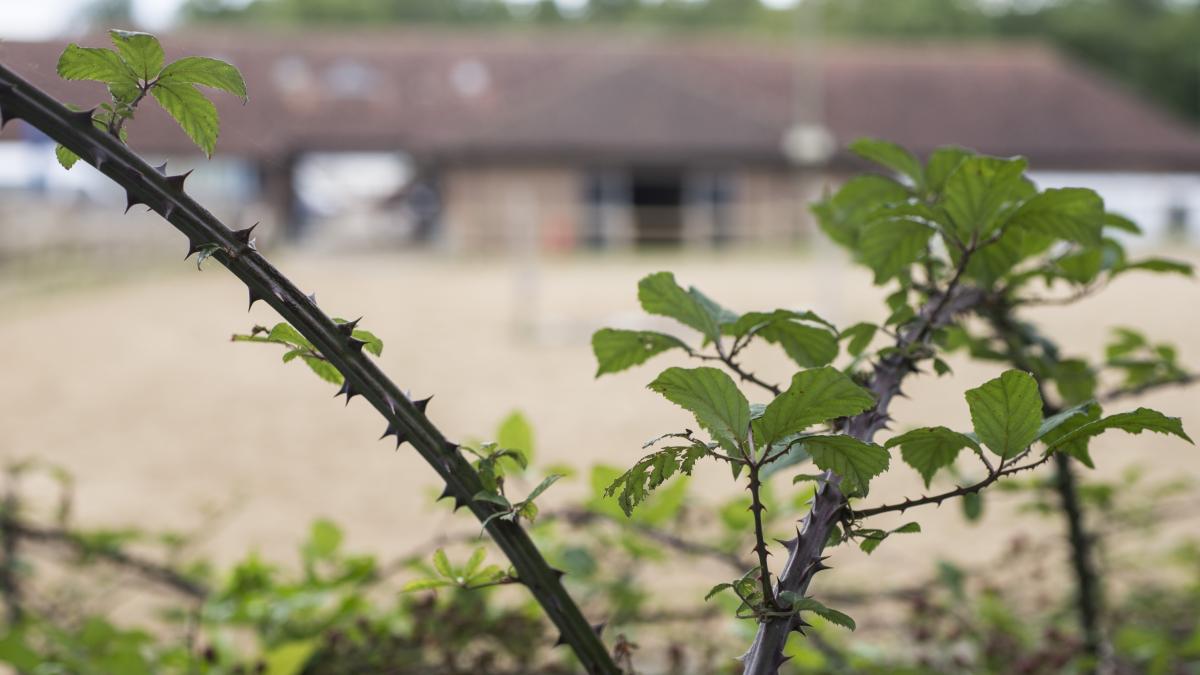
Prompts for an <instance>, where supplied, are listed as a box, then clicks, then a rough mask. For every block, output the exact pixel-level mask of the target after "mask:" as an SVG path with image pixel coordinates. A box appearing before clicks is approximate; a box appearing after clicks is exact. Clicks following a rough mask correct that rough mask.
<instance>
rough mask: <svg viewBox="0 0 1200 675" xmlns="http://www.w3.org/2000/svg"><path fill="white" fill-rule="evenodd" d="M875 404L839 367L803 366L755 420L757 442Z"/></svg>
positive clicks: (794, 432)
mask: <svg viewBox="0 0 1200 675" xmlns="http://www.w3.org/2000/svg"><path fill="white" fill-rule="evenodd" d="M873 405H875V399H874V397H872V396H871V393H870V392H868V391H867V390H866V389H863V388H862V387H860V386H858V385H857V384H856V383H855V382H854V380H851V379H850V378H849V377H847V376H846V375H845V373H843V372H841V371H840V370H838V369H836V368H833V367H830V366H825V367H823V368H813V369H811V370H802V371H800V372H798V373H796V374H795V375H794V376H793V377H792V383H791V386H789V387H788V388H787V390H786V391H784V392H783V393H782V394H780V395H779V396H776V397H775V400H774V401H771V403H770V404H769V405H767V408H766V410H764V411H763V414H762V417H760V418H758V419H756V420H755V421H754V439H755V443H756V444H757V445H759V446H760V447H761V446H763V445H765V444H768V443H774V442H776V441H779V440H781V439H783V438H784V437H785V436H789V435H791V434H796V433H800V432H801V431H804V430H805V429H807V428H808V427H810V426H812V425H814V424H817V423H820V422H824V421H826V420H830V419H834V418H836V417H848V416H850V415H857V414H858V413H860V412H862V411H864V410H866V409H867V408H870V407H871V406H873Z"/></svg>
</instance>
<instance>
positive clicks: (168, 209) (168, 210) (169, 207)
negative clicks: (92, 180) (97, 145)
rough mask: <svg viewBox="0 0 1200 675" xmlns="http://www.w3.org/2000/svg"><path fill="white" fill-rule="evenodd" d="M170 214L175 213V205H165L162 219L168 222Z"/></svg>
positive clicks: (98, 166) (97, 166)
mask: <svg viewBox="0 0 1200 675" xmlns="http://www.w3.org/2000/svg"><path fill="white" fill-rule="evenodd" d="M96 168H97V169H98V168H100V165H99V164H97V165H96ZM172 213H175V205H174V204H167V206H166V208H164V209H163V214H162V217H163V218H166V219H167V220H170V219H171V214H172Z"/></svg>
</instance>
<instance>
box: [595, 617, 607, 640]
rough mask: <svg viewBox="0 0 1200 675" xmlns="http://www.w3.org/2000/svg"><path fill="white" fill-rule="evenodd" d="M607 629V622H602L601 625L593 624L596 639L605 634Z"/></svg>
mask: <svg viewBox="0 0 1200 675" xmlns="http://www.w3.org/2000/svg"><path fill="white" fill-rule="evenodd" d="M607 627H608V622H607V621H601V622H600V623H594V624H592V632H593V633H595V634H596V637H600V636H601V635H602V634H603V633H604V629H605V628H607Z"/></svg>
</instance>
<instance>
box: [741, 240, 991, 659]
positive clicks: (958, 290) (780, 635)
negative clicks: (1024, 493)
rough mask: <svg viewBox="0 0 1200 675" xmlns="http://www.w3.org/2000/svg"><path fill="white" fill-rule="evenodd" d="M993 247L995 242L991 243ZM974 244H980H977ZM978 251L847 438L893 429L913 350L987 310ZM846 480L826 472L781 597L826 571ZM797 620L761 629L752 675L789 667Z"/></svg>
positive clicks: (965, 256) (886, 363)
mask: <svg viewBox="0 0 1200 675" xmlns="http://www.w3.org/2000/svg"><path fill="white" fill-rule="evenodd" d="M989 241H990V240H989ZM972 243H973V244H974V242H972ZM974 250H975V248H973V247H972V248H965V249H964V250H963V253H962V256H961V257H960V259H959V263H958V266H957V268H956V269H955V272H954V276H953V277H952V279H951V280H950V282H949V283H948V284H947V286H946V289H945V290H944V291H943V292H942V293H941V294H939V295H938V297H937V298H936V299H934V300H931V301H930V302H929V303H927V304H926V306H925V307H923V308H922V309H921V311H920V313H919V318H920V325H918V326H914V327H913V328H910V329H909V330H907V331H904V332H902V333H901V335H900V339H898V340H897V344H896V347H897V350H896V352H895V353H893V354H891V355H889V356H887V357H885V358H883V359H881V360H880V361H879V362H878V363H877V364H876V365H875V369H874V371H873V373H872V375H871V379H870V381H869V383H868V388H869V389H870V390H871V393H872V394H873V395H874V397H875V405H874V406H873V407H872V408H871V409H870V410H867V411H865V412H863V413H860V414H858V415H855V416H854V417H851V418H850V419H849V420H847V422H846V424H845V427H844V429H845V432H846V434H847V435H849V436H851V437H853V438H855V439H857V440H860V441H864V442H870V441H871V439H872V438H873V437H874V436H875V433H876V432H877V431H879V429H881V428H883V426H884V425H885V424H886V423H887V421H888V419H889V417H888V409H889V407H890V405H891V401H892V399H893V398H894V397H895V396H896V395H897V394H898V393H899V392H900V384H901V382H902V381H903V380H904V378H905V377H906V376H907V375H908V374H909V373H911V372H913V371H914V370H915V364H914V360H913V357H912V356H909V355H908V351H907V350H908V348H909V347H911V346H913V345H923V344H924V343H926V342H928V340H929V338H930V336H931V335H932V332H933V331H934V330H935V329H937V328H939V327H941V326H944V325H946V324H947V323H949V322H950V321H951V320H952V319H953V317H954V316H955V315H957V314H960V313H963V312H966V311H969V310H972V309H974V308H975V307H977V306H978V305H980V304H982V303H983V301H984V300H985V296H984V294H983V293H982V292H980V291H978V290H974V289H966V288H963V287H962V286H961V280H962V278H963V276H964V274H965V271H966V267H967V264H968V263H969V262H970V259H971V256H972V254H973V252H974ZM840 483H841V478H840V477H839V476H838V475H837V474H835V473H833V472H832V471H826V472H825V480H823V481H822V482H821V483H820V485H819V487H818V488H817V492H816V495H815V496H814V497H813V502H812V508H811V509H810V511H809V513H808V515H807V516H805V518H804V520H803V522H802V525H801V527H800V529H799V532H798V535H797V537H796V539H794V540H792V541H791V542H789V543H788V546H787V548H788V558H787V561H786V562H785V563H784V566H783V568H782V569H781V570H780V571H779V573H778V577H777V579H778V580H777V584H776V588H777V591H779V592H782V591H790V592H792V593H796V594H797V595H804V593H805V592H806V591H807V589H808V585H809V583H810V582H811V581H812V577H813V574H815V573H816V572H817V571H819V570H821V569H824V566H822V565H821V564H820V559H821V553H822V551H823V550H824V548H825V543H826V542H827V541H828V540H829V534H830V532H831V531H832V528H833V526H834V525H835V524H837V523H838V522H839V521H840V520H841V518H842V515H843V513H844V509H845V506H846V503H845V502H846V498H845V496H844V495H843V494H842V492H841V489H840ZM796 626H797V624H796V617H794V616H790V617H777V618H772V619H770V620H768V621H766V622H764V623H762V624H760V625H759V628H758V634H757V635H756V636H755V638H754V642H753V644H752V645H751V646H750V649H749V650H748V651H747V652H746V654H745V655H744V656H743V657H742V662H743V669H744V670H743V672H744V673H745V674H746V675H769V674H770V673H776V672H778V670H779V666H780V665H781V664H782V663H783V660H784V657H783V648H784V646H785V645H786V644H787V639H788V635H789V634H790V633H791V631H792V630H794V629H795V628H796Z"/></svg>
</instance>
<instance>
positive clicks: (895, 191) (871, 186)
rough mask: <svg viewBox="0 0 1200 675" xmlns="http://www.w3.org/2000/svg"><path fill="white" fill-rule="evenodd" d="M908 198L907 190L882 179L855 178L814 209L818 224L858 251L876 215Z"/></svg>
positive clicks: (832, 235)
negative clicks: (886, 207) (864, 231)
mask: <svg viewBox="0 0 1200 675" xmlns="http://www.w3.org/2000/svg"><path fill="white" fill-rule="evenodd" d="M908 198H909V193H908V190H906V189H905V188H904V186H903V185H900V184H899V183H897V182H896V181H894V180H891V179H888V178H884V177H883V176H856V177H854V178H851V179H850V180H848V181H846V183H845V185H843V186H842V187H841V189H840V190H838V191H837V192H836V193H834V195H833V196H832V197H828V198H826V199H824V200H822V201H820V202H818V203H816V204H813V206H812V212H813V215H815V216H816V217H817V225H819V226H820V228H821V230H823V231H824V232H825V234H826V235H828V236H829V238H830V239H832V240H833V241H835V242H836V243H838V244H840V245H842V246H844V247H846V248H848V249H850V250H852V251H853V250H857V249H858V246H859V234H860V232H861V231H862V228H863V227H864V226H865V225H866V224H867V223H869V222H870V221H871V220H872V216H873V215H874V213H875V212H876V211H878V210H880V209H882V208H884V207H885V206H888V205H889V204H896V203H902V202H904V201H906V200H907V199H908Z"/></svg>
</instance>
